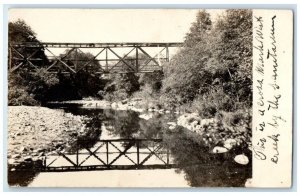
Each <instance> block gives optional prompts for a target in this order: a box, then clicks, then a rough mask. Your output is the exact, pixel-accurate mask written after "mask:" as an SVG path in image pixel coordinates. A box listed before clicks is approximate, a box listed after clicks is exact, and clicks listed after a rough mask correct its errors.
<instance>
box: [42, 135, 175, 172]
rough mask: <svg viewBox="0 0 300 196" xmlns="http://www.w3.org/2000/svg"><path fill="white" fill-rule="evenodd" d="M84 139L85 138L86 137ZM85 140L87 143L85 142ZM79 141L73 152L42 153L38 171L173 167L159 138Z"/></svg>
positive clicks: (167, 152)
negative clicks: (43, 158) (95, 141)
mask: <svg viewBox="0 0 300 196" xmlns="http://www.w3.org/2000/svg"><path fill="white" fill-rule="evenodd" d="M87 142H88V141H87ZM86 144H87V143H86ZM86 144H85V143H84V141H79V143H78V146H77V149H76V150H75V151H74V152H61V151H57V152H56V153H54V154H51V155H48V156H46V157H45V160H44V162H43V167H42V168H40V169H39V170H40V171H41V172H60V171H61V172H64V171H87V170H131V169H166V168H172V167H175V164H173V163H172V160H171V156H170V153H169V150H168V149H166V148H164V146H163V145H162V140H161V139H111V140H98V141H97V143H96V144H95V145H93V147H88V146H87V145H86Z"/></svg>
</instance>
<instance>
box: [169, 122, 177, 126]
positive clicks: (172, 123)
mask: <svg viewBox="0 0 300 196" xmlns="http://www.w3.org/2000/svg"><path fill="white" fill-rule="evenodd" d="M167 125H170V126H176V125H177V124H176V122H167Z"/></svg>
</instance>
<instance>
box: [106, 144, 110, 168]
mask: <svg viewBox="0 0 300 196" xmlns="http://www.w3.org/2000/svg"><path fill="white" fill-rule="evenodd" d="M106 164H107V165H109V160H108V141H106Z"/></svg>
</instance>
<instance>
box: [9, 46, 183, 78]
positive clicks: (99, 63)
mask: <svg viewBox="0 0 300 196" xmlns="http://www.w3.org/2000/svg"><path fill="white" fill-rule="evenodd" d="M181 46H182V43H49V42H25V43H12V44H10V45H9V67H8V69H9V71H10V72H15V71H17V70H20V69H23V68H26V69H28V70H29V71H35V70H37V69H39V68H41V67H43V68H45V69H46V71H48V72H51V73H58V72H61V73H78V72H80V71H81V70H87V71H90V72H93V73H94V74H108V73H128V72H134V73H146V72H154V71H158V70H162V65H163V63H164V62H168V61H169V60H170V52H169V49H170V48H177V47H181ZM41 51H42V53H43V55H41ZM57 51H60V52H57ZM87 53H88V57H87V56H86V55H83V54H87ZM41 56H42V57H41Z"/></svg>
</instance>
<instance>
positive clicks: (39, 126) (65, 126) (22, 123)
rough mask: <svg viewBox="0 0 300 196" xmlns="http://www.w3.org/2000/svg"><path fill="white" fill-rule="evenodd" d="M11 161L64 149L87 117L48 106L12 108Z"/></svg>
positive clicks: (16, 161)
mask: <svg viewBox="0 0 300 196" xmlns="http://www.w3.org/2000/svg"><path fill="white" fill-rule="evenodd" d="M8 111H9V114H8V164H9V165H10V166H16V165H18V164H20V163H23V162H34V161H37V160H39V159H41V158H42V157H43V156H44V154H45V153H47V152H50V151H53V150H63V149H65V148H68V147H69V146H70V144H71V143H72V142H73V141H74V140H75V139H76V138H77V136H78V135H79V134H80V133H81V132H82V130H81V129H82V127H83V119H82V117H80V116H74V115H72V114H70V113H65V112H64V111H63V110H53V109H49V108H45V107H33V106H9V107H8Z"/></svg>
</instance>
